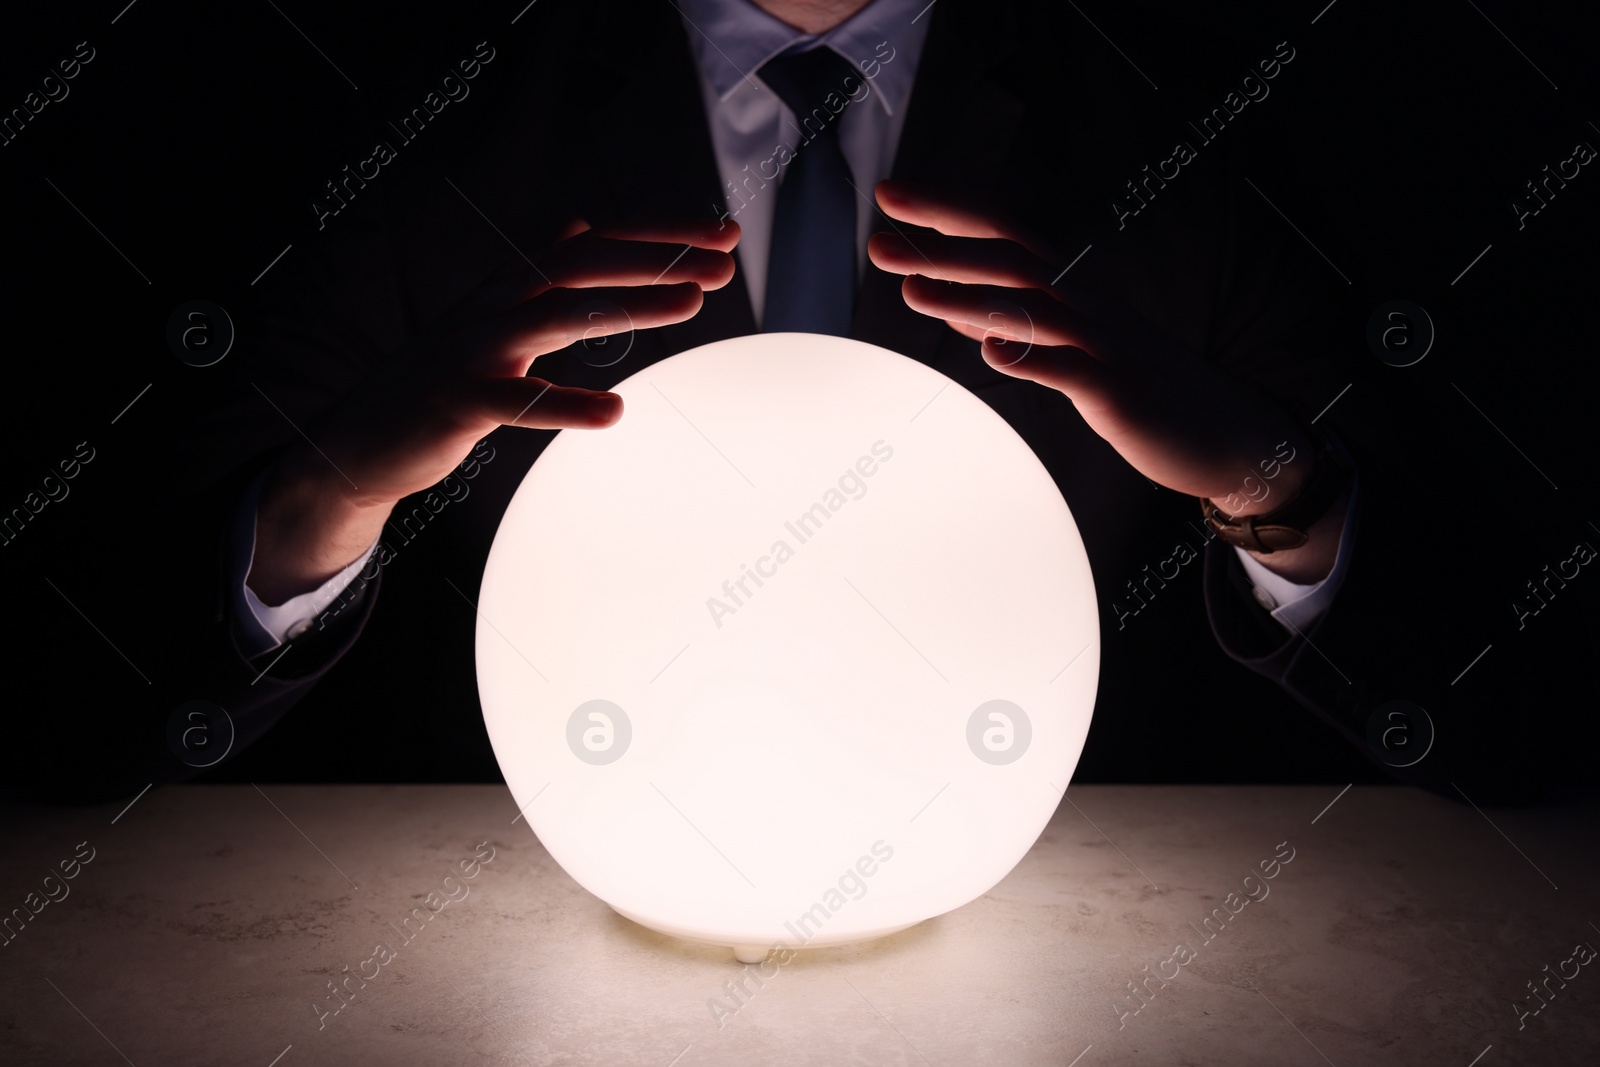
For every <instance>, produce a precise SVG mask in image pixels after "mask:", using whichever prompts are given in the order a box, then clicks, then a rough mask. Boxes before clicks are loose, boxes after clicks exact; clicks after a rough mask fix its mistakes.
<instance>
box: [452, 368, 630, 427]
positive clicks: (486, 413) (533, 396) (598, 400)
mask: <svg viewBox="0 0 1600 1067" xmlns="http://www.w3.org/2000/svg"><path fill="white" fill-rule="evenodd" d="M446 403H447V407H448V409H449V412H450V414H451V415H452V416H453V417H454V418H455V419H456V420H457V421H458V422H460V423H461V424H462V425H464V426H471V427H473V430H474V432H475V433H481V432H483V428H484V427H487V426H521V427H523V428H525V429H540V430H560V429H566V428H568V427H571V428H574V429H584V430H595V429H600V428H602V427H605V426H610V425H612V424H613V423H615V422H616V421H617V420H618V419H620V418H621V417H622V397H620V396H618V395H617V394H616V393H605V392H596V391H594V390H592V389H575V388H573V387H571V386H566V385H553V384H551V383H550V382H547V381H545V380H544V379H543V378H474V379H469V380H467V381H465V382H462V383H461V384H460V385H459V386H458V387H456V388H455V389H454V390H453V392H452V394H451V396H449V397H448V398H447V401H446Z"/></svg>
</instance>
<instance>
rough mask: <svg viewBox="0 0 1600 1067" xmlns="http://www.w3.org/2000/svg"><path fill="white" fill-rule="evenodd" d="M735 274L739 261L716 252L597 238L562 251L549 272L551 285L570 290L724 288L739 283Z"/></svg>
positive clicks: (553, 258)
mask: <svg viewBox="0 0 1600 1067" xmlns="http://www.w3.org/2000/svg"><path fill="white" fill-rule="evenodd" d="M733 270H734V263H733V257H732V256H731V255H729V254H728V253H726V252H722V251H718V250H716V249H708V248H699V247H696V246H694V245H689V244H679V245H671V244H661V243H657V242H647V241H635V240H627V239H622V240H618V239H613V238H607V237H591V238H586V239H583V240H578V241H569V242H567V243H566V244H564V245H563V246H562V247H561V248H559V249H558V250H557V251H556V252H555V253H554V254H553V255H552V256H550V257H549V261H548V265H547V266H546V267H545V274H546V275H547V276H548V280H549V283H550V285H551V286H567V287H570V288H593V287H597V286H606V285H655V284H658V283H666V284H668V285H673V284H677V283H679V282H693V283H695V284H696V285H698V286H699V287H700V288H702V289H720V288H722V287H723V286H724V285H727V284H728V282H729V281H731V280H732V279H733ZM530 295H532V294H530Z"/></svg>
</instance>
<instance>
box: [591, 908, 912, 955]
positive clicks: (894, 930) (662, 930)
mask: <svg viewBox="0 0 1600 1067" xmlns="http://www.w3.org/2000/svg"><path fill="white" fill-rule="evenodd" d="M609 907H610V908H611V910H612V911H614V912H616V913H617V914H618V915H620V916H622V917H623V918H624V919H627V920H628V921H629V922H634V923H638V924H639V925H640V926H642V927H644V928H645V929H647V930H654V931H655V932H656V933H658V934H666V935H667V936H668V937H675V938H678V939H679V940H682V941H694V942H697V943H699V944H702V945H716V946H718V947H719V948H726V949H730V950H732V952H733V958H734V959H735V960H736V961H737V962H739V963H746V964H748V963H761V962H762V961H764V960H765V959H766V958H767V957H768V956H769V955H771V954H772V952H773V950H774V949H776V948H777V947H778V945H777V944H773V945H766V946H763V945H732V944H729V943H728V942H726V941H717V940H713V939H711V938H709V937H706V936H704V935H703V934H696V933H695V932H693V931H690V930H687V929H684V928H682V927H678V926H674V925H672V924H671V923H663V922H653V921H651V920H649V919H646V918H645V917H644V916H642V915H636V914H634V913H633V912H630V911H624V910H623V909H622V908H619V907H617V906H616V905H615V904H611V905H609ZM921 921H922V920H921V919H918V920H917V922H921ZM917 922H909V923H904V924H902V925H900V926H890V927H886V928H884V929H882V930H866V931H861V932H858V933H852V934H849V935H847V936H843V937H839V936H835V937H828V936H827V935H825V934H824V933H823V932H821V931H818V932H817V934H816V935H815V936H813V937H811V938H808V939H807V940H804V941H801V942H800V943H799V944H798V945H790V944H789V943H788V942H787V941H784V942H782V945H783V947H784V948H788V949H799V948H833V947H835V946H837V945H853V944H859V943H860V942H862V941H876V940H877V939H878V938H880V937H888V936H889V935H890V934H898V933H899V932H900V931H901V930H909V929H911V928H912V927H913V926H915V925H917Z"/></svg>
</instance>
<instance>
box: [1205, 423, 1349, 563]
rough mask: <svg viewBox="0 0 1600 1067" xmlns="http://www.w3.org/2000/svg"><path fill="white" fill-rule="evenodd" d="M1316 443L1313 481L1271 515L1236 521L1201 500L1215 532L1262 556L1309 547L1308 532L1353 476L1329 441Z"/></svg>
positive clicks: (1312, 470)
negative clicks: (1302, 546)
mask: <svg viewBox="0 0 1600 1067" xmlns="http://www.w3.org/2000/svg"><path fill="white" fill-rule="evenodd" d="M1313 439H1314V440H1316V441H1317V442H1318V445H1319V447H1318V448H1317V453H1316V456H1315V458H1313V460H1312V463H1313V466H1312V468H1311V477H1310V478H1308V479H1307V480H1306V482H1305V484H1304V485H1302V486H1301V487H1300V491H1299V492H1298V493H1296V494H1295V495H1294V496H1291V497H1290V498H1289V499H1288V500H1286V501H1284V502H1283V503H1282V504H1279V505H1278V506H1277V507H1276V508H1274V509H1272V510H1271V511H1268V512H1265V513H1263V514H1260V515H1246V516H1244V517H1243V518H1234V517H1233V516H1232V515H1229V514H1228V513H1227V512H1225V511H1223V510H1222V509H1221V508H1219V507H1217V505H1216V504H1215V503H1213V502H1212V501H1211V499H1210V498H1209V497H1201V498H1200V512H1201V514H1202V515H1204V516H1205V521H1206V525H1207V526H1209V527H1210V528H1211V530H1212V532H1214V533H1215V534H1216V535H1217V536H1218V537H1220V538H1222V540H1223V541H1225V542H1227V543H1228V544H1230V545H1232V546H1233V547H1235V548H1242V549H1245V550H1247V551H1250V552H1256V553H1259V554H1261V555H1270V554H1272V553H1273V552H1282V551H1284V550H1285V549H1290V548H1299V547H1300V546H1301V545H1303V544H1305V543H1306V541H1307V540H1309V539H1310V534H1309V533H1307V531H1308V530H1309V529H1310V528H1311V526H1312V524H1314V523H1315V522H1316V521H1317V520H1318V519H1320V518H1322V516H1323V515H1324V514H1326V513H1327V510H1328V508H1329V507H1331V506H1332V505H1333V502H1334V501H1336V500H1338V499H1339V495H1340V494H1341V493H1343V492H1344V491H1345V489H1346V488H1348V487H1349V485H1350V480H1351V476H1352V473H1353V472H1352V471H1351V468H1350V465H1349V463H1348V462H1347V461H1346V460H1345V458H1344V456H1342V455H1341V454H1340V452H1339V450H1338V449H1336V448H1334V447H1333V446H1332V445H1331V444H1330V443H1329V441H1328V439H1327V438H1326V437H1323V436H1322V435H1321V434H1317V435H1315V436H1314V438H1313Z"/></svg>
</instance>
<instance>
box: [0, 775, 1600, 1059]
mask: <svg viewBox="0 0 1600 1067" xmlns="http://www.w3.org/2000/svg"><path fill="white" fill-rule="evenodd" d="M1066 801H1067V802H1064V803H1062V804H1061V806H1060V809H1059V810H1058V811H1057V813H1056V815H1055V817H1054V818H1053V819H1052V821H1051V823H1050V825H1049V826H1048V828H1047V829H1046V830H1045V832H1044V834H1043V835H1042V837H1041V838H1040V839H1039V841H1038V843H1037V844H1036V845H1035V846H1034V848H1033V849H1032V851H1030V852H1029V853H1028V855H1027V856H1026V857H1025V858H1024V859H1023V861H1022V862H1021V864H1019V865H1018V866H1017V868H1016V869H1015V870H1014V871H1012V872H1011V874H1010V875H1008V876H1007V877H1006V878H1005V879H1004V880H1003V881H1001V882H1000V884H999V885H997V886H995V887H994V889H992V890H991V891H990V892H988V893H987V894H985V895H984V896H982V897H980V898H979V899H977V900H975V901H973V902H972V903H970V904H968V905H966V906H965V907H962V908H959V909H957V910H956V911H954V912H951V913H950V914H948V915H944V916H942V917H940V918H937V919H933V920H929V921H927V922H924V923H921V924H920V925H918V926H915V927H912V928H911V929H909V930H906V931H904V932H902V933H899V934H895V935H893V936H890V937H887V938H883V939H881V940H878V941H874V942H868V943H864V944H856V945H850V946H844V947H838V948H823V949H813V950H806V951H802V952H800V953H799V954H797V955H796V956H795V957H794V958H793V959H792V960H790V961H789V962H788V963H787V964H786V965H784V966H782V967H777V966H776V965H775V964H774V963H771V962H769V963H768V964H767V970H768V971H769V972H770V973H771V977H769V978H767V979H766V980H765V982H764V983H763V984H758V983H757V982H756V981H754V980H753V979H746V981H745V989H746V992H745V993H743V994H742V995H741V996H740V997H739V998H735V997H733V996H731V995H730V994H729V993H728V992H727V990H726V988H725V983H727V982H729V981H730V980H734V979H737V978H739V977H740V976H741V975H742V973H743V972H742V971H741V969H740V967H739V965H738V964H736V963H735V962H734V961H733V960H732V958H731V954H730V953H729V952H728V951H727V950H725V949H717V948H712V947H708V946H702V945H696V944H691V943H687V942H682V941H677V940H674V939H672V938H668V937H665V936H662V935H660V934H656V933H654V932H652V931H650V930H647V929H644V928H643V927H640V926H636V925H635V924H633V923H631V922H629V921H627V920H625V919H623V918H621V917H619V916H618V915H616V914H615V913H614V912H612V911H611V910H610V909H609V908H608V907H607V906H606V905H605V904H603V903H601V902H600V901H599V900H598V899H596V898H594V897H593V896H591V895H589V894H588V893H587V892H585V891H584V890H583V889H581V888H580V887H579V886H578V885H577V884H576V883H574V882H573V881H572V880H571V879H570V878H569V877H568V876H567V875H566V874H565V873H564V872H563V871H562V870H561V868H560V867H559V866H557V865H556V864H555V863H554V861H553V860H552V859H551V858H550V856H549V855H548V853H546V851H545V850H544V848H543V847H542V846H541V845H540V843H539V841H538V839H537V838H536V837H535V836H534V835H533V833H532V832H531V831H529V830H528V829H527V827H526V825H525V823H522V822H516V823H513V822H512V819H513V818H514V817H515V816H516V806H515V804H514V802H513V801H512V799H511V796H510V794H509V792H508V791H507V790H506V789H505V788H504V787H502V786H285V785H276V786H275V785H263V786H261V787H260V788H256V787H253V786H249V785H244V786H179V787H171V788H165V789H156V790H152V791H150V792H149V793H147V794H145V795H143V796H141V797H140V798H139V799H137V800H136V801H135V802H134V803H133V804H132V805H131V806H129V807H127V808H126V809H124V804H123V803H118V804H112V805H105V806H101V807H91V808H76V809H73V808H42V807H22V806H7V807H6V808H5V809H4V816H5V818H4V822H3V825H4V827H5V829H4V831H3V833H4V840H5V846H4V852H3V856H4V861H3V867H0V915H7V916H11V915H13V911H12V909H22V914H24V915H29V916H31V917H30V918H28V920H27V921H26V922H25V923H21V922H19V921H18V920H17V919H16V918H15V917H13V918H12V920H11V923H10V925H9V926H8V927H6V932H5V938H6V940H4V947H3V948H0V991H3V994H4V995H3V998H0V1004H3V1006H0V1014H3V1016H4V1027H3V1029H0V1063H4V1064H8V1065H21V1064H51V1065H56V1064H86V1065H89V1064H107V1065H111V1064H120V1063H124V1062H127V1063H133V1064H138V1065H140V1067H144V1065H147V1064H148V1065H163V1067H166V1065H182V1064H205V1065H221V1064H244V1065H252V1067H269V1065H272V1064H276V1065H278V1067H302V1065H310V1064H339V1065H362V1064H430V1065H444V1064H607V1065H610V1064H645V1065H651V1067H669V1065H671V1067H697V1065H700V1064H722V1063H729V1064H731V1063H738V1064H749V1063H755V1064H766V1063H775V1064H776V1063H816V1064H873V1065H881V1064H931V1065H935V1067H944V1065H956V1064H990V1063H995V1064H1054V1065H1060V1067H1067V1065H1069V1064H1070V1065H1075V1067H1102V1065H1106V1064H1123V1063H1129V1064H1131V1063H1151V1064H1174V1065H1175V1064H1228V1065H1245V1064H1270V1065H1273V1067H1281V1065H1296V1064H1306V1065H1311V1064H1323V1063H1332V1064H1337V1065H1339V1067H1353V1065H1368V1064H1405V1065H1412V1067H1415V1065H1420V1064H1447V1065H1452V1067H1469V1065H1474V1064H1475V1065H1477V1067H1500V1065H1502V1064H1512V1063H1526V1064H1557V1065H1562V1064H1596V1063H1600V965H1596V966H1588V965H1582V964H1580V963H1579V962H1577V960H1578V958H1579V957H1581V956H1583V955H1584V954H1585V953H1582V952H1580V953H1579V955H1578V956H1575V955H1574V949H1575V947H1577V946H1580V945H1582V944H1585V943H1587V944H1588V945H1593V946H1600V926H1597V925H1596V924H1597V923H1600V894H1597V890H1600V860H1597V858H1596V844H1597V842H1600V834H1597V827H1600V807H1597V806H1596V805H1594V804H1585V805H1575V806H1568V807H1558V808H1544V809H1516V810H1513V809H1493V808H1489V809H1483V810H1478V809H1475V808H1474V807H1472V806H1470V805H1468V804H1465V803H1454V802H1451V801H1449V800H1445V799H1442V798H1439V797H1435V796H1430V795H1428V794H1425V793H1421V792H1416V791H1412V790H1409V789H1405V788H1400V787H1361V788H1352V789H1349V790H1348V791H1347V792H1341V791H1340V789H1339V787H1338V786H1295V787H1231V786H1215V787H1213V786H1206V787H1190V786H1159V787H1145V786H1074V787H1072V788H1071V789H1070V790H1069V791H1068V793H1067V795H1066ZM124 803H125V802H124ZM484 842H487V845H482V844H481V843H484ZM475 852H476V853H477V854H479V855H482V856H488V855H491V854H492V859H489V860H488V862H485V863H482V864H481V865H480V867H478V868H476V876H475V877H474V878H473V879H471V880H470V882H461V881H457V882H455V883H454V888H449V887H448V885H449V884H447V883H445V878H446V876H447V875H449V874H450V872H451V869H452V868H453V867H454V866H455V865H456V864H458V863H459V862H460V861H463V860H467V861H471V860H472V859H473V857H474V854H475ZM1276 856H1288V857H1291V858H1289V859H1288V861H1287V862H1282V863H1280V864H1279V866H1278V867H1277V868H1275V870H1276V877H1274V878H1273V879H1272V880H1270V881H1261V880H1253V881H1251V882H1249V883H1246V882H1245V881H1244V879H1245V876H1246V875H1249V874H1250V873H1251V872H1252V871H1255V870H1256V869H1257V867H1258V865H1259V864H1260V863H1261V862H1262V861H1263V860H1266V861H1272V860H1273V859H1274V858H1275V857H1276ZM84 857H87V862H83V859H84ZM63 861H66V863H67V869H68V870H70V871H72V873H74V875H75V877H73V878H72V879H71V880H64V879H62V878H61V877H60V871H61V864H62V863H63ZM74 862H76V864H77V865H76V866H73V865H72V864H73V863H74ZM1269 868H1270V862H1269ZM469 869H470V868H469ZM52 872H57V876H56V877H54V878H50V877H48V876H49V875H51V873H52ZM436 891H437V892H440V893H449V894H450V897H451V898H453V899H449V900H447V901H446V902H445V903H444V904H442V905H441V904H439V903H438V901H439V900H440V899H441V898H435V901H434V903H432V904H431V905H430V906H431V907H433V908H437V909H438V911H437V914H436V915H435V917H433V918H432V919H431V920H429V921H428V922H427V923H426V924H421V923H418V924H417V926H418V928H419V930H418V932H413V933H412V934H411V940H410V941H402V940H401V939H400V938H399V937H398V936H396V932H395V927H394V926H393V925H391V924H396V923H399V922H401V921H402V920H403V919H404V917H405V916H406V915H407V914H408V913H409V912H410V910H411V909H412V908H413V907H416V906H418V905H420V904H422V903H424V902H425V901H426V900H427V896H428V894H429V893H430V892H436ZM1247 891H1248V892H1249V893H1250V894H1252V895H1253V896H1255V897H1259V898H1260V899H1255V900H1251V899H1250V898H1248V897H1246V896H1245V895H1244V894H1245V893H1246V892H1247ZM463 892H464V893H465V895H461V894H462V893H463ZM47 893H48V894H49V896H46V894H47ZM1229 893H1236V894H1239V895H1237V896H1235V897H1232V898H1229V896H1228V894H1229ZM1263 893H1265V896H1262V894H1263ZM50 897H54V898H56V899H53V900H52V899H50ZM35 908H37V913H34V911H33V909H35ZM1218 908H1221V909H1223V910H1222V911H1221V913H1220V914H1221V915H1222V916H1223V917H1224V918H1225V919H1226V920H1227V921H1226V922H1225V923H1224V921H1223V919H1218V918H1213V919H1212V923H1211V924H1210V925H1209V926H1207V925H1205V923H1204V920H1205V919H1206V918H1207V917H1208V916H1213V915H1214V914H1215V913H1214V909H1218ZM1218 930H1220V932H1217V931H1218ZM1208 936H1209V939H1208ZM380 941H381V942H384V943H386V944H387V945H389V946H390V948H391V950H392V951H393V955H392V957H391V958H389V959H387V960H385V961H382V962H377V963H369V962H365V961H368V960H371V959H373V950H374V946H375V943H376V942H380ZM1180 945H1181V946H1184V947H1185V949H1186V950H1187V952H1186V953H1175V950H1176V949H1177V948H1178V946H1180ZM775 959H776V957H775ZM346 968H348V970H346ZM1546 968H1548V970H1547V969H1546ZM358 970H364V971H366V972H367V973H368V974H371V973H372V972H373V971H374V970H375V971H376V972H377V973H376V975H375V977H373V978H372V979H371V980H370V981H368V982H366V983H365V985H364V986H361V985H360V984H359V982H358V981H351V982H349V983H348V987H349V988H352V989H356V990H357V992H356V993H355V995H354V996H353V997H352V998H351V999H349V1000H348V1002H344V1001H333V1000H331V999H330V998H331V994H330V993H329V990H328V983H329V981H330V980H333V979H338V978H343V977H344V976H346V975H348V974H350V973H353V972H356V971H358ZM752 970H754V969H752ZM1557 972H1565V973H1566V974H1567V975H1569V976H1571V977H1570V978H1568V979H1566V980H1563V979H1562V978H1560V977H1553V976H1554V975H1556V974H1557ZM1151 975H1165V976H1170V980H1166V981H1164V979H1163V978H1162V977H1150V976H1151ZM1136 981H1137V982H1142V983H1143V985H1142V986H1141V987H1140V988H1141V989H1143V990H1145V991H1146V992H1145V993H1144V995H1143V997H1142V998H1138V999H1136V996H1135V993H1134V992H1132V991H1131V983H1134V982H1136ZM1532 981H1540V982H1544V985H1542V986H1541V987H1540V988H1541V989H1543V990H1545V996H1546V999H1545V1000H1536V999H1535V998H1534V997H1533V994H1532V993H1531V992H1530V991H1529V989H1528V983H1529V982H1532ZM333 1003H343V1004H344V1007H343V1008H342V1009H341V1010H340V1011H339V1012H338V1013H337V1014H333V1013H332V1012H331V1010H330V1006H331V1004H333ZM1519 1003H1520V1004H1521V1007H1520V1009H1519V1008H1518V1007H1517V1005H1518V1004H1519ZM713 1004H721V1005H722V1010H721V1011H720V1012H714V1011H713V1009H712V1005H713ZM316 1005H323V1007H321V1008H318V1007H317V1006H316ZM1541 1005H1542V1007H1541ZM1536 1007H1538V1008H1539V1011H1538V1013H1537V1014H1534V1013H1533V1009H1534V1008H1536ZM735 1009H737V1010H735ZM1136 1009H1137V1010H1136ZM1519 1012H1522V1013H1525V1014H1521V1015H1520V1017H1519ZM325 1013H326V1014H325Z"/></svg>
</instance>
